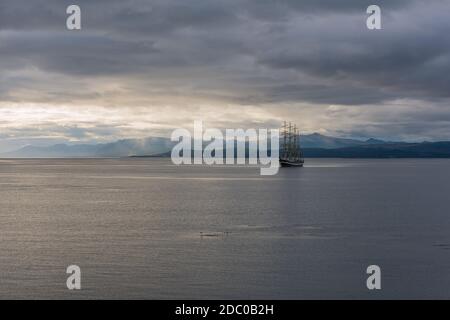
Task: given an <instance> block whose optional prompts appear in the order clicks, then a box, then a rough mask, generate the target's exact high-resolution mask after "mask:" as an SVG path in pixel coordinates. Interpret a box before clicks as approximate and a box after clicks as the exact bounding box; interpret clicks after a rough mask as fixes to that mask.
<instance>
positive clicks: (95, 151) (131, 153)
mask: <svg viewBox="0 0 450 320" xmlns="http://www.w3.org/2000/svg"><path fill="white" fill-rule="evenodd" d="M174 144H175V143H174V142H172V141H170V139H168V138H161V137H151V138H146V139H125V140H118V141H115V142H111V143H104V144H74V145H66V144H56V145H52V146H25V147H22V148H20V149H18V150H15V151H12V152H8V153H0V158H124V157H126V158H127V157H133V158H160V157H170V154H171V149H172V147H173V145H174ZM300 144H301V146H302V149H303V152H304V156H305V157H306V158H450V141H438V142H391V141H383V140H378V139H373V138H371V139H367V140H357V139H347V138H336V137H330V136H324V135H321V134H318V133H314V134H310V135H303V136H301V139H300Z"/></svg>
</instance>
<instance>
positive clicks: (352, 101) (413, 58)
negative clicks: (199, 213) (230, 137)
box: [0, 0, 450, 151]
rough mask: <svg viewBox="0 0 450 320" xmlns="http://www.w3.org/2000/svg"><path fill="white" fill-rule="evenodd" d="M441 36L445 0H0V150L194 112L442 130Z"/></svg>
mask: <svg viewBox="0 0 450 320" xmlns="http://www.w3.org/2000/svg"><path fill="white" fill-rule="evenodd" d="M70 4H78V5H79V6H80V7H81V10H82V30H80V31H68V30H67V29H66V18H67V16H68V15H67V14H66V8H67V6H68V5H70ZM370 4H378V5H379V6H380V7H381V10H382V30H368V29H367V27H366V19H367V16H368V15H367V14H366V8H367V6H368V5H370ZM449 34H450V1H448V0H428V1H414V0H397V1H396V0H386V1H373V0H370V1H366V0H347V1H345V0H276V1H275V0H274V1H269V0H156V1H150V0H149V1H143V0H95V1H94V0H70V1H65V0H33V1H25V0H1V2H0V151H6V150H11V149H15V148H16V147H20V146H22V145H24V144H28V143H32V144H50V143H56V142H89V143H91V142H103V141H111V140H115V139H120V138H125V137H130V138H132V137H133V138H134V137H144V136H150V135H159V136H161V135H167V134H168V132H170V131H171V130H172V129H174V128H175V127H179V126H182V127H189V126H191V125H192V122H193V121H194V119H198V120H204V121H205V122H206V125H208V126H211V127H212V126H216V127H220V128H236V127H274V126H275V127H276V126H278V124H279V122H280V121H281V120H284V119H286V120H292V121H295V122H296V123H297V124H298V125H300V127H301V130H302V132H304V133H312V132H320V133H323V134H329V135H338V136H344V137H376V138H384V139H395V140H406V141H408V140H409V141H411V140H441V139H449V140H450V130H449V128H450V103H449V101H450V89H449V88H450V37H449Z"/></svg>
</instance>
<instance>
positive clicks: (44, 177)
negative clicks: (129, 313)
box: [0, 159, 450, 299]
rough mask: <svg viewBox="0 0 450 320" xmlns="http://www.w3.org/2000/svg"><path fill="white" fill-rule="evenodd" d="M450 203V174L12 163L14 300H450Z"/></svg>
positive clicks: (313, 164)
mask: <svg viewBox="0 0 450 320" xmlns="http://www.w3.org/2000/svg"><path fill="white" fill-rule="evenodd" d="M449 199H450V160H337V159H322V160H319V159H307V165H306V167H304V168H300V169H299V168H296V169H295V168H283V169H280V172H279V174H278V175H276V176H269V177H267V176H265V177H263V176H260V175H259V169H257V168H248V167H225V166H218V167H207V166H183V167H177V166H174V165H172V164H171V162H170V159H100V160H99V159H96V160H88V159H85V160H56V159H53V160H0V250H1V252H0V272H1V277H0V298H14V299H17V298H37V299H40V298H63V299H66V298H68V299H70V298H77V299H80V298H82V299H84V298H86V299H88V298H89V299H90V298H113V299H117V298H136V299H160V298H162V299H173V298H181V299H184V298H191V299H196V298H218V299H222V298H223V299H256V298H258V299H259V298H267V299H303V298H325V299H328V298H343V299H350V298H373V299H378V298H396V299H397V298H398V299H400V298H427V299H428V298H446V299H449V298H450V232H449V231H450V202H449ZM202 234H203V236H202ZM71 264H76V265H79V266H80V267H81V270H82V290H80V291H69V290H67V288H66V284H65V283H66V277H67V275H66V273H65V270H66V267H67V266H68V265H71ZM371 264H377V265H379V266H380V267H381V270H382V290H380V291H376V292H374V291H369V290H367V288H366V277H367V275H366V273H365V272H366V268H367V266H368V265H371Z"/></svg>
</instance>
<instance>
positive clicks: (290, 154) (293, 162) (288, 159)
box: [280, 121, 305, 167]
mask: <svg viewBox="0 0 450 320" xmlns="http://www.w3.org/2000/svg"><path fill="white" fill-rule="evenodd" d="M304 162H305V160H304V158H303V152H302V149H301V147H300V135H299V131H298V128H297V126H296V125H295V124H292V123H291V122H289V123H286V121H284V123H283V127H282V128H281V148H280V165H281V166H282V167H303V163H304Z"/></svg>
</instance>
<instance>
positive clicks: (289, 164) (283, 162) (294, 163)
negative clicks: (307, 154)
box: [280, 159, 304, 167]
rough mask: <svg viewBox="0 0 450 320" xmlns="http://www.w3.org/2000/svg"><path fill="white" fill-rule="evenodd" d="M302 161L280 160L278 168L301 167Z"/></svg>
mask: <svg viewBox="0 0 450 320" xmlns="http://www.w3.org/2000/svg"><path fill="white" fill-rule="evenodd" d="M303 163H304V161H303V160H302V161H289V160H285V159H280V166H282V167H303Z"/></svg>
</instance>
